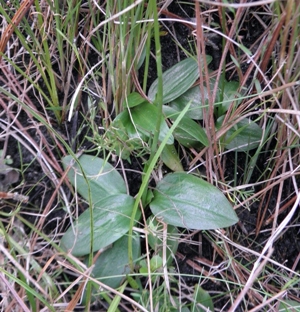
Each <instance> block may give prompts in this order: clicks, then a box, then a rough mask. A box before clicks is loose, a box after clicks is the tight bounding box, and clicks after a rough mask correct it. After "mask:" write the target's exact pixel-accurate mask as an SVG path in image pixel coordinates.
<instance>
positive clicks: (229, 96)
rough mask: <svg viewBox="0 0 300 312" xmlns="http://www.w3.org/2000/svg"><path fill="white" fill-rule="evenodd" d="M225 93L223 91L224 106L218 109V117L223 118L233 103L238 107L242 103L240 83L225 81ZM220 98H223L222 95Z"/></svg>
mask: <svg viewBox="0 0 300 312" xmlns="http://www.w3.org/2000/svg"><path fill="white" fill-rule="evenodd" d="M224 83H225V85H224V91H223V97H222V98H223V100H222V104H221V105H220V106H219V108H218V115H219V116H222V115H224V114H225V113H226V111H227V110H228V108H229V106H230V105H231V104H232V102H234V103H235V105H236V106H238V104H239V103H240V101H241V98H240V97H241V94H240V93H239V92H238V89H239V87H240V84H239V82H237V81H225V82H224ZM218 98H219V99H220V98H221V95H220V94H219V95H218Z"/></svg>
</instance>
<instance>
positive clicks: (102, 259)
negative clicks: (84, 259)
mask: <svg viewBox="0 0 300 312" xmlns="http://www.w3.org/2000/svg"><path fill="white" fill-rule="evenodd" d="M132 248H133V260H134V261H135V260H136V259H138V258H139V257H140V254H141V251H140V239H139V237H138V236H135V237H134V238H133V241H132ZM129 273H130V267H129V263H128V237H127V236H126V235H125V236H123V237H122V238H120V239H118V240H117V241H116V242H115V243H114V244H113V246H112V247H111V248H109V249H107V250H105V251H104V252H103V253H102V254H101V255H100V256H99V258H98V259H97V260H96V262H95V265H94V269H93V273H92V274H93V277H94V278H96V279H97V280H99V281H101V282H102V283H104V284H106V285H108V286H110V287H112V288H117V287H119V286H120V285H121V283H122V281H123V280H125V279H126V274H129Z"/></svg>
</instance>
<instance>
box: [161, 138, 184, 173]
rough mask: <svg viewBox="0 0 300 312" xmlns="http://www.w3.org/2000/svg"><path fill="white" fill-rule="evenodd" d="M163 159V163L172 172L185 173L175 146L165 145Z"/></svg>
mask: <svg viewBox="0 0 300 312" xmlns="http://www.w3.org/2000/svg"><path fill="white" fill-rule="evenodd" d="M161 159H162V161H163V163H164V164H165V165H166V166H167V167H168V168H169V169H171V170H172V171H184V170H183V167H182V164H181V161H180V159H179V156H178V154H177V151H176V149H175V146H174V145H173V144H172V145H165V147H164V149H163V151H162V153H161Z"/></svg>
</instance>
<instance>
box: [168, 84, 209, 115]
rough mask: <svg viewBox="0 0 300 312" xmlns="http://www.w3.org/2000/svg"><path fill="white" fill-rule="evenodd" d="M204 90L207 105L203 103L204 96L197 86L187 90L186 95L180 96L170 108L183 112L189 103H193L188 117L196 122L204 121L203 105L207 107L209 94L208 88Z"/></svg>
mask: <svg viewBox="0 0 300 312" xmlns="http://www.w3.org/2000/svg"><path fill="white" fill-rule="evenodd" d="M203 89H204V92H205V94H204V98H205V103H204V104H203V103H202V96H201V93H200V87H199V86H195V87H193V88H190V89H189V90H187V91H186V92H185V93H184V94H182V95H181V96H179V97H178V98H176V99H174V100H173V101H172V102H171V103H170V104H169V106H170V107H172V108H174V109H175V110H177V111H178V112H181V111H182V110H183V109H184V108H185V106H186V105H187V103H191V106H190V109H189V110H188V112H187V113H186V115H185V116H186V117H189V118H191V119H194V120H202V119H203V105H207V100H208V93H207V88H206V87H203Z"/></svg>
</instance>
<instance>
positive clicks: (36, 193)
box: [0, 1, 300, 311]
mask: <svg viewBox="0 0 300 312" xmlns="http://www.w3.org/2000/svg"><path fill="white" fill-rule="evenodd" d="M168 10H169V11H170V12H172V13H174V14H176V15H178V16H180V17H182V18H183V19H188V18H189V17H194V10H193V6H191V5H189V4H182V3H181V4H179V2H177V1H173V2H172V3H171V5H170V6H169V7H168ZM253 10H256V11H257V10H259V8H258V9H257V8H255V7H254V8H253ZM247 14H248V16H246V17H245V19H244V20H245V22H244V25H243V26H242V27H240V28H241V32H240V33H239V36H240V37H241V38H242V43H243V44H244V45H245V46H246V47H251V46H252V45H253V43H255V42H256V40H257V38H258V37H259V36H260V35H261V32H262V29H261V27H260V26H259V25H258V24H257V23H254V20H253V19H251V10H248V11H247ZM213 18H214V22H215V23H219V20H218V15H217V14H214V15H213ZM262 18H264V20H265V21H266V22H267V20H268V18H269V17H268V16H263V17H262ZM163 28H164V29H165V30H166V32H167V34H166V35H164V36H162V37H161V44H162V64H163V70H166V69H168V68H170V67H171V66H173V65H174V64H176V63H177V62H178V61H179V60H182V59H184V58H185V57H186V55H185V54H184V53H183V52H182V50H180V51H179V53H178V50H177V44H176V43H175V42H174V40H173V38H172V36H171V35H170V34H169V32H170V31H172V33H174V34H176V40H178V42H180V44H181V45H182V46H183V47H184V49H186V50H187V51H190V50H191V45H190V41H192V40H193V38H192V31H191V29H190V28H188V27H186V26H185V25H183V24H181V23H168V22H167V23H166V24H165V26H163ZM211 40H213V46H212V45H208V46H207V54H209V55H211V56H213V61H212V63H211V65H210V68H211V69H212V70H215V69H217V68H218V62H219V60H220V57H221V53H222V50H221V46H222V39H221V38H220V37H219V36H213V37H212V39H211ZM216 47H217V48H216ZM228 60H230V55H228ZM246 66H247V65H245V64H244V65H243V67H242V69H243V71H246V69H247V67H246ZM142 74H143V73H142V72H140V73H139V78H140V79H142ZM155 78H156V63H155V62H154V60H153V59H152V61H151V67H150V72H149V85H150V84H151V83H152V82H153V81H154V79H155ZM227 78H228V79H236V76H235V74H234V73H230V72H229V73H228V74H227ZM31 98H32V100H33V101H34V102H36V101H35V96H34V95H33V94H32V95H31ZM36 105H37V107H38V106H39V104H38V103H36ZM0 113H1V112H0ZM79 113H80V112H79ZM0 117H1V118H2V119H5V115H4V114H1V115H0ZM17 119H18V121H19V122H20V124H21V125H22V127H24V128H25V129H28V130H27V131H28V134H29V135H30V136H31V138H33V139H34V140H35V142H36V143H37V145H38V146H39V145H40V144H41V143H42V140H47V141H48V143H49V146H51V148H52V151H53V153H54V154H55V155H56V156H57V159H60V158H61V157H60V155H58V152H57V148H55V147H56V143H55V142H54V140H53V138H52V136H51V135H50V134H49V131H48V130H47V129H46V128H45V127H44V126H40V127H39V131H40V133H38V132H37V131H36V128H35V127H32V124H31V121H30V120H29V119H28V115H27V114H26V113H25V112H24V111H22V110H21V111H20V112H19V114H18V117H17ZM83 122H84V120H83V119H82V118H81V117H80V114H79V120H78V121H77V124H75V126H76V127H78V126H79V125H82V123H83ZM52 127H53V128H54V129H55V130H56V131H57V132H59V133H60V134H61V135H63V136H64V137H66V138H67V137H68V136H70V134H71V133H73V132H74V129H72V127H73V128H74V123H72V122H71V123H68V122H65V124H64V125H63V126H62V127H58V126H57V125H55V123H52ZM77 130H78V128H77ZM87 134H88V135H91V134H90V133H85V132H83V133H82V134H81V135H80V137H78V140H79V141H80V142H81V144H83V145H84V146H86V147H89V148H90V147H93V146H92V145H91V142H90V141H87V140H86V141H85V142H83V141H82V140H84V136H85V135H87ZM42 136H43V138H42ZM82 142H83V143H82ZM4 144H5V141H1V140H0V150H1V149H3V148H4ZM6 155H9V156H10V157H11V159H12V165H11V166H12V167H13V168H16V169H20V171H21V172H22V175H20V179H19V181H18V182H15V183H13V185H11V186H9V189H11V188H13V191H14V192H18V193H19V194H27V193H28V194H29V199H28V203H23V204H22V212H21V213H22V215H23V217H24V218H25V219H27V220H28V221H30V222H32V223H35V222H36V221H37V220H35V217H34V216H33V214H32V213H31V212H35V213H37V212H40V213H42V212H43V210H44V207H45V206H46V205H47V204H48V203H49V201H50V199H51V197H52V195H53V192H54V191H55V189H54V188H53V184H52V183H51V179H50V178H49V177H48V176H47V175H45V170H44V168H42V167H41V164H40V162H39V161H38V159H37V158H38V156H34V154H32V153H31V152H30V151H29V150H28V149H27V148H26V147H25V145H23V144H18V140H16V139H15V138H14V137H13V136H9V140H8V145H7V150H6ZM236 156H237V157H238V164H239V167H238V176H239V177H241V179H242V177H243V174H244V172H243V170H242V169H241V168H244V166H243V164H244V163H245V162H246V161H247V156H246V155H245V154H244V153H238V154H237V155H236V154H234V153H232V154H228V155H227V161H226V172H225V175H226V176H227V179H228V180H232V179H233V178H234V174H235V170H236V168H235V167H236V164H235V161H233V160H234V159H235V157H236ZM269 156H270V153H269V152H268V151H266V152H264V153H261V154H260V156H259V159H258V162H257V166H256V168H255V170H254V172H253V174H252V176H251V180H250V181H249V183H251V182H255V181H257V178H258V177H259V176H260V174H261V172H263V171H264V169H265V168H264V167H265V164H266V162H267V159H268V157H269ZM115 164H118V166H119V168H120V169H121V165H120V163H119V162H116V163H114V165H115ZM124 166H125V168H126V169H127V170H126V175H127V181H128V184H129V187H130V193H131V194H132V195H135V194H136V193H137V192H138V189H139V186H140V183H141V176H140V175H139V174H138V173H136V172H140V171H141V170H142V166H141V160H140V159H135V158H132V162H131V164H130V163H128V162H124ZM129 169H132V170H129ZM290 183H291V182H290V181H286V182H285V183H284V187H283V190H282V192H283V193H284V196H283V198H286V201H288V199H289V196H290V192H291V189H292V188H291V185H290ZM6 190H8V186H7V189H6ZM64 190H65V192H66V196H67V197H68V198H70V197H71V196H72V194H71V193H70V191H69V189H68V188H67V187H64ZM255 191H259V187H257V189H256V190H255ZM277 194H278V188H276V187H274V188H273V189H272V191H271V192H270V195H269V199H268V200H267V198H266V199H265V202H264V203H263V205H261V202H260V201H253V203H252V204H251V206H250V207H249V209H244V208H243V209H238V210H237V213H238V215H239V218H240V221H241V224H242V226H243V227H244V228H242V227H241V225H236V226H234V227H233V229H232V230H231V232H230V235H231V238H232V239H233V240H234V241H238V242H239V243H240V244H242V245H244V246H246V247H247V246H249V245H251V244H252V243H251V242H253V241H255V242H256V244H255V245H257V246H259V245H261V248H260V250H257V251H258V252H259V251H261V249H262V248H263V246H264V243H265V241H266V239H267V238H268V234H267V232H268V231H267V230H268V229H270V228H271V226H272V224H270V225H267V226H263V229H264V230H265V231H261V232H260V234H258V235H257V234H256V232H255V231H256V227H257V218H258V212H259V209H261V207H264V208H265V207H266V205H267V208H268V209H267V215H266V217H265V218H267V217H268V214H272V211H273V207H274V204H275V203H276V201H277ZM0 209H1V211H2V212H7V213H9V212H11V211H13V210H14V209H15V202H14V201H13V200H5V201H2V202H0ZM84 209H85V207H84V205H82V210H84ZM49 211H50V212H49V214H48V215H47V217H46V222H45V226H44V228H43V231H44V232H45V233H51V232H53V231H54V230H58V231H60V232H63V231H64V230H65V229H66V228H67V226H68V224H67V223H66V221H65V214H66V213H65V210H64V209H63V208H62V207H61V206H60V205H58V202H57V199H56V198H55V199H54V201H53V202H52V205H51V207H50V209H49ZM288 212H289V209H287V210H286V212H285V213H283V214H281V215H280V218H279V221H281V220H282V219H283V218H284V217H285V216H286V214H287V213H288ZM296 218H298V214H297V215H296V216H295V219H296ZM25 230H26V231H27V232H29V229H28V228H25ZM264 232H266V234H264ZM245 233H247V234H245ZM199 240H201V244H202V245H201V246H202V247H201V250H200V251H199V248H198V247H195V243H199ZM274 247H275V250H274V253H273V255H272V258H273V259H274V260H276V261H278V262H279V263H284V264H285V265H286V266H287V267H290V268H291V267H292V266H293V264H294V263H295V261H296V259H297V257H298V255H299V252H300V242H299V236H298V228H297V227H291V228H289V229H288V230H287V231H285V233H284V235H282V237H281V238H280V239H279V240H278V241H277V242H276V244H275V246H274ZM197 257H201V258H204V259H207V260H208V261H214V265H217V264H218V263H219V262H221V261H222V259H219V258H218V257H215V254H214V248H213V247H212V246H211V240H210V239H209V238H208V235H207V233H195V234H194V235H192V236H191V237H190V243H181V244H180V245H179V250H178V258H177V263H178V271H179V272H180V273H182V276H187V277H184V278H183V279H184V282H185V283H186V284H187V285H191V286H192V285H195V283H198V282H199V279H198V278H196V277H193V278H191V277H188V275H189V274H193V275H194V276H195V275H196V274H195V272H197V269H196V268H197V266H196V264H197V261H196V260H195V259H197ZM240 261H241V262H242V263H245V262H246V259H244V258H243V257H242V256H241V258H240ZM245 265H247V267H248V268H249V269H251V265H252V263H251V264H249V265H248V264H246V263H245ZM203 268H207V267H206V266H205V265H203ZM293 269H294V270H296V271H297V270H299V269H300V265H299V263H298V264H297V267H296V268H293ZM198 275H199V277H200V276H201V272H199V273H198ZM218 277H220V278H222V276H220V275H219V276H216V278H218ZM202 287H203V288H204V289H206V290H209V291H213V292H221V293H226V292H227V291H228V289H225V286H224V285H223V284H218V283H214V282H207V283H206V284H203V285H202ZM227 302H228V298H224V299H222V298H218V299H217V300H216V301H215V308H216V309H218V308H219V309H220V310H222V311H226V304H227ZM98 308H99V306H98ZM102 308H103V309H104V307H102ZM248 309H249V307H245V306H243V304H242V305H241V306H240V308H239V309H238V310H236V311H246V310H248ZM95 311H96V310H95Z"/></svg>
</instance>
